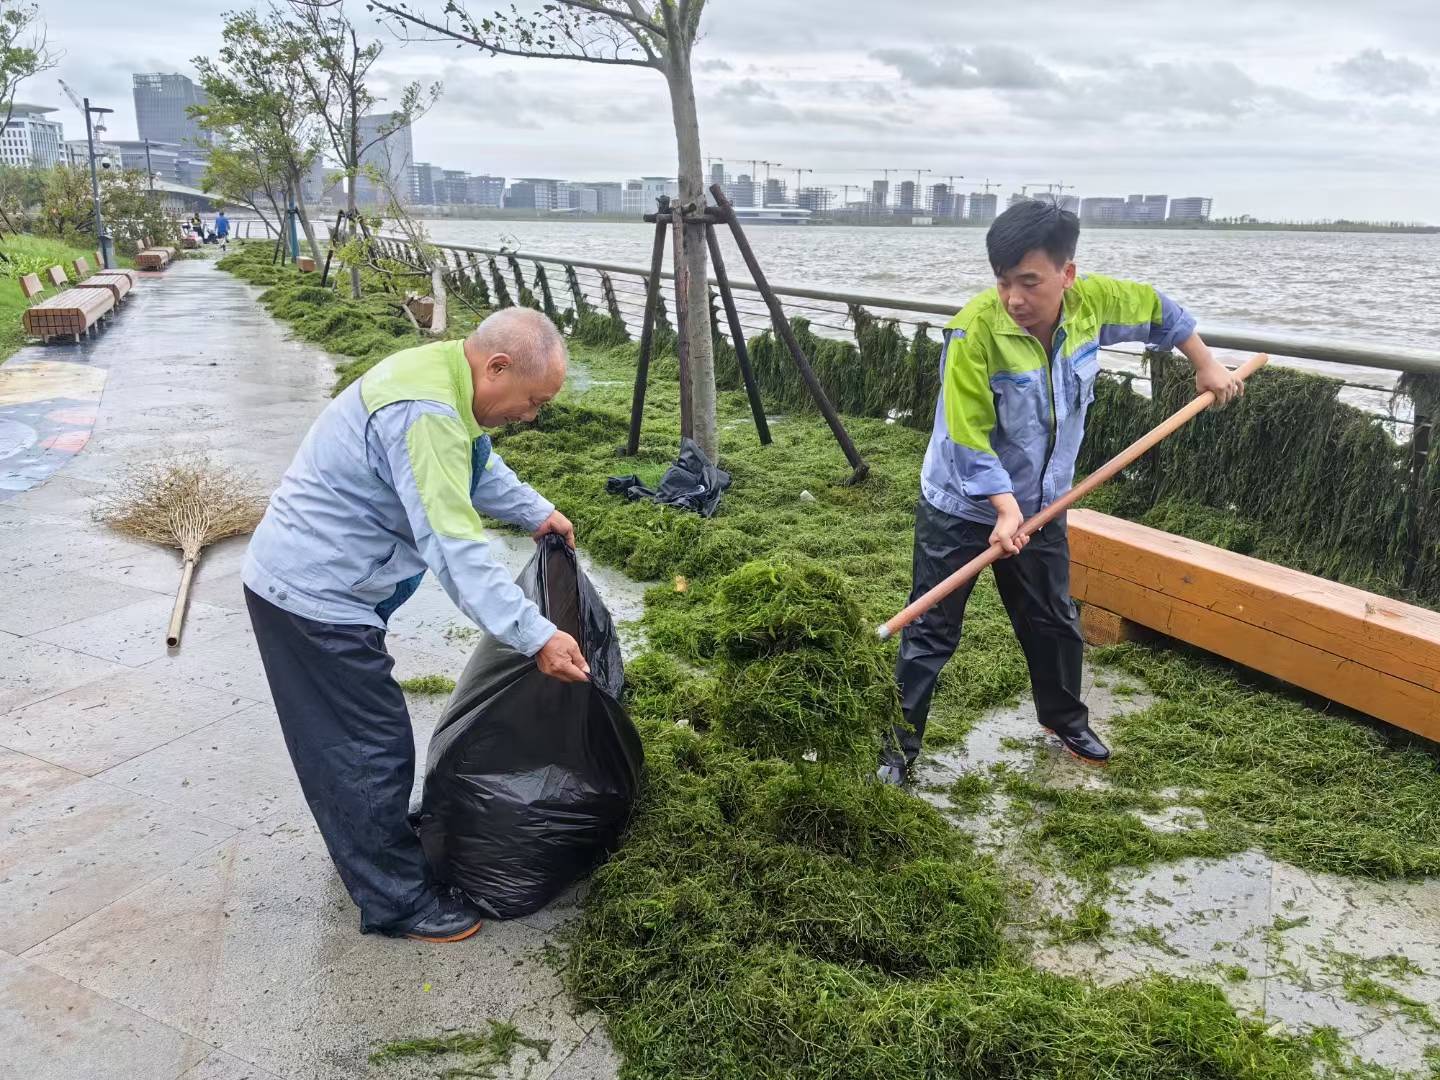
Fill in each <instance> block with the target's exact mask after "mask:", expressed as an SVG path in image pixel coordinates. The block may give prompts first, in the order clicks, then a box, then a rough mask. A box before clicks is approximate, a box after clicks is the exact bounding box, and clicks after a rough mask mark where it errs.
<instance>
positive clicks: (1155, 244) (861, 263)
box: [426, 219, 1440, 407]
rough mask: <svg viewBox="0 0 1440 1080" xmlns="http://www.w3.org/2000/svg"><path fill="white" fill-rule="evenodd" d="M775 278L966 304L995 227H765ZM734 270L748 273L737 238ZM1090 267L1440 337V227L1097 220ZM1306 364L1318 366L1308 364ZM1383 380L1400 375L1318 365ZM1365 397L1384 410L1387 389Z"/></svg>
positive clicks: (1414, 339) (475, 231)
mask: <svg viewBox="0 0 1440 1080" xmlns="http://www.w3.org/2000/svg"><path fill="white" fill-rule="evenodd" d="M426 224H427V226H428V228H429V231H430V235H431V238H432V239H434V240H435V241H437V242H439V243H446V242H451V243H459V244H472V245H476V246H481V247H494V246H498V245H501V244H504V245H507V246H509V247H512V248H518V249H519V250H521V251H528V252H536V253H539V254H544V255H559V256H569V257H573V258H581V259H592V260H596V261H607V262H616V263H625V264H628V265H636V266H642V265H646V264H648V263H649V260H650V247H651V244H652V242H653V238H654V227H653V226H650V225H645V224H643V223H636V224H633V225H632V224H621V223H601V222H572V221H553V222H551V221H458V220H453V219H449V220H442V221H430V222H427V223H426ZM747 232H748V235H749V237H750V241H751V244H752V246H753V247H754V248H755V252H756V255H757V256H758V257H759V259H760V260H761V265H762V266H763V267H764V269H765V273H766V275H767V277H769V279H770V280H771V281H772V282H775V283H777V284H787V285H805V286H809V287H811V288H831V289H837V290H843V291H849V292H860V293H876V294H882V295H887V296H904V297H909V298H914V299H919V298H924V299H936V300H942V301H945V302H947V303H948V302H953V305H954V306H955V307H956V308H957V309H958V308H959V307H960V306H961V305H962V304H963V303H964V302H965V300H967V299H968V298H969V297H971V296H973V295H974V294H975V293H977V292H979V291H980V290H982V289H985V288H987V287H989V286H990V285H992V284H994V280H993V277H992V276H991V274H990V268H989V264H988V263H987V261H986V258H985V232H984V230H983V229H971V228H961V229H957V228H945V229H935V228H924V227H916V228H864V227H854V226H816V227H779V226H770V227H763V226H762V227H752V228H750V229H749V230H747ZM725 256H726V264H727V268H728V269H729V270H730V272H731V273H732V274H733V275H735V276H736V277H748V276H749V275H748V274H746V273H745V272H744V264H743V263H742V262H741V261H740V258H739V255H738V253H736V251H735V250H734V248H733V246H731V245H730V242H729V238H728V237H725ZM1076 261H1077V262H1078V263H1079V265H1080V268H1081V270H1082V272H1083V271H1087V270H1088V271H1092V272H1095V273H1102V274H1110V275H1113V276H1116V277H1125V278H1134V279H1136V280H1140V281H1147V282H1150V283H1152V284H1154V285H1155V286H1156V287H1158V288H1160V289H1162V290H1163V291H1165V292H1166V293H1168V294H1169V295H1171V296H1172V297H1173V298H1175V299H1176V300H1178V301H1179V302H1181V303H1182V304H1184V305H1185V306H1186V307H1188V308H1189V309H1190V310H1191V311H1192V312H1193V313H1194V314H1195V315H1196V317H1197V318H1198V319H1199V321H1200V331H1201V333H1202V334H1203V333H1204V330H1205V324H1206V322H1207V321H1209V322H1211V323H1213V324H1215V325H1221V326H1224V327H1225V328H1226V329H1240V328H1249V329H1254V330H1256V331H1259V332H1264V333H1270V334H1293V335H1297V336H1304V337H1322V338H1332V339H1336V340H1343V341H1347V342H1354V343H1360V344H1370V345H1383V344H1386V343H1389V344H1394V345H1408V346H1411V347H1423V346H1428V345H1430V344H1431V343H1432V342H1433V340H1434V339H1433V335H1432V334H1431V333H1429V332H1428V331H1425V330H1424V329H1422V328H1423V327H1424V325H1425V324H1424V323H1423V322H1422V317H1423V316H1426V315H1429V314H1431V313H1432V312H1433V310H1434V308H1435V305H1436V302H1437V300H1440V295H1437V292H1436V287H1435V284H1434V278H1433V275H1434V273H1435V270H1436V268H1437V267H1440V235H1436V234H1420V235H1412V234H1394V233H1300V232H1199V231H1178V230H1177V231H1163V232H1162V231H1153V230H1139V229H1094V230H1087V231H1084V232H1082V233H1081V237H1080V251H1079V254H1078V256H1077V260H1076ZM1299 366H1308V365H1304V364H1303V363H1301V364H1300V365H1299ZM1316 370H1321V371H1324V372H1325V373H1327V374H1332V375H1333V374H1343V375H1345V376H1346V377H1347V378H1350V379H1353V380H1355V381H1360V382H1367V383H1374V384H1376V385H1379V386H1389V385H1391V384H1393V381H1394V376H1393V375H1391V374H1389V373H1382V372H1375V371H1363V372H1362V371H1360V370H1359V369H1344V368H1337V367H1336V366H1332V365H1325V366H1320V367H1317V368H1316ZM1346 396H1347V397H1355V398H1356V399H1357V403H1358V402H1359V400H1360V399H1363V400H1364V402H1365V404H1367V405H1369V406H1370V407H1375V406H1376V405H1377V404H1378V403H1379V402H1381V401H1383V399H1384V395H1373V394H1372V395H1367V394H1364V392H1359V393H1358V394H1355V395H1351V394H1347V395H1346Z"/></svg>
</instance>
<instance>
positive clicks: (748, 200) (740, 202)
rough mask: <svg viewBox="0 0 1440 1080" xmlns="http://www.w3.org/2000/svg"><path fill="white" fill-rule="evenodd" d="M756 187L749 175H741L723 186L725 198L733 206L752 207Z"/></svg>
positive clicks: (754, 202)
mask: <svg viewBox="0 0 1440 1080" xmlns="http://www.w3.org/2000/svg"><path fill="white" fill-rule="evenodd" d="M756 186H757V185H756V184H755V183H754V182H753V181H752V180H751V179H750V174H749V173H741V174H740V175H739V176H737V177H735V179H733V180H731V181H729V182H728V183H727V184H726V185H725V197H726V198H727V199H729V200H730V202H731V203H732V204H734V205H735V206H754V205H755V204H756V194H757V192H756V190H755V188H756Z"/></svg>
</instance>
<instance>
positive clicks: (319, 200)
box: [300, 155, 438, 206]
mask: <svg viewBox="0 0 1440 1080" xmlns="http://www.w3.org/2000/svg"><path fill="white" fill-rule="evenodd" d="M335 175H336V170H335V167H334V166H333V165H329V164H327V163H326V162H325V160H324V159H323V158H321V157H320V156H319V155H316V157H315V160H314V161H313V162H311V164H310V169H309V171H308V172H306V173H305V175H304V176H303V177H301V179H300V193H301V195H302V196H303V197H304V199H305V202H306V204H307V205H308V206H343V205H344V204H345V187H344V184H343V183H341V181H340V180H339V179H338V178H335V179H332V177H335ZM437 175H438V170H437Z"/></svg>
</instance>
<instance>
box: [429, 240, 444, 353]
mask: <svg viewBox="0 0 1440 1080" xmlns="http://www.w3.org/2000/svg"><path fill="white" fill-rule="evenodd" d="M430 297H431V299H432V300H434V301H435V309H434V313H433V314H432V315H431V316H430V334H431V336H432V337H444V336H445V322H446V303H445V300H446V295H445V275H444V274H443V273H442V272H441V269H440V261H439V260H438V259H436V260H435V261H434V262H432V263H431V264H430Z"/></svg>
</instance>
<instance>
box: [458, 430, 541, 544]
mask: <svg viewBox="0 0 1440 1080" xmlns="http://www.w3.org/2000/svg"><path fill="white" fill-rule="evenodd" d="M470 501H471V502H472V503H474V505H475V509H476V510H479V511H480V512H481V513H482V514H489V515H490V516H491V517H492V518H496V519H497V520H499V521H504V522H508V523H509V524H511V525H518V526H520V528H522V529H525V530H526V531H528V532H534V531H535V530H536V529H538V528H539V527H540V526H541V525H543V524H545V519H546V518H548V517H549V516H550V515H551V514H552V513H554V512H555V504H554V503H552V502H550V501H549V500H548V499H546V498H545V497H544V496H542V495H541V494H540V493H539V492H538V491H536V490H535V489H534V488H532V487H531V486H530V485H529V484H527V483H525V482H524V481H523V480H521V479H520V478H519V477H518V476H516V475H515V470H514V469H512V468H510V466H509V465H506V464H505V461H504V459H503V458H501V457H500V455H499V454H497V453H496V452H495V451H494V450H491V451H490V457H489V460H487V461H486V463H485V468H483V469H482V470H481V471H480V475H479V477H477V478H476V480H475V487H474V490H473V492H472V494H471V497H470Z"/></svg>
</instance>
